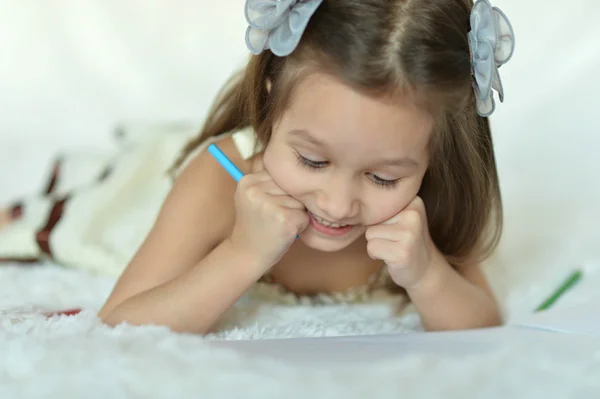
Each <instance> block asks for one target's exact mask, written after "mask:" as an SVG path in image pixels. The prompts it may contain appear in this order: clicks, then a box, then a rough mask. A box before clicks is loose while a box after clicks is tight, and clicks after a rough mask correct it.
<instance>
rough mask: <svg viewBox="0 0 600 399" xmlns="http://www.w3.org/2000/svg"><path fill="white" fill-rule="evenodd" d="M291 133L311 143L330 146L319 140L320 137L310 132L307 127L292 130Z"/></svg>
mask: <svg viewBox="0 0 600 399" xmlns="http://www.w3.org/2000/svg"><path fill="white" fill-rule="evenodd" d="M290 135H292V136H295V137H297V138H300V139H303V140H305V141H308V142H309V143H311V144H314V145H316V146H319V147H325V148H326V147H328V145H327V144H326V143H325V142H324V141H322V140H319V139H318V138H316V137H315V136H313V135H312V134H310V133H309V132H308V130H306V129H294V130H292V131H290Z"/></svg>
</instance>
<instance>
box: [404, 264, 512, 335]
mask: <svg viewBox="0 0 600 399" xmlns="http://www.w3.org/2000/svg"><path fill="white" fill-rule="evenodd" d="M407 293H408V295H409V296H410V298H411V300H412V301H413V302H414V304H415V307H416V308H417V310H418V311H419V313H420V315H421V320H422V323H423V326H424V327H425V329H427V330H429V331H435V330H464V329H473V328H482V327H493V326H497V325H500V324H501V323H502V320H501V316H500V311H499V309H498V306H497V303H496V301H495V300H494V296H493V293H492V291H491V290H490V288H489V286H488V284H487V282H486V279H485V276H484V275H483V273H482V272H481V269H480V267H479V265H471V266H466V267H463V268H461V269H459V270H458V271H457V270H455V269H454V268H452V267H451V266H450V264H449V263H448V262H447V261H446V260H445V259H444V257H443V256H438V257H437V258H436V259H435V261H434V262H432V265H431V266H430V267H429V270H428V272H427V275H426V277H425V278H423V280H422V281H421V282H420V283H419V284H417V285H416V286H414V287H410V288H408V289H407Z"/></svg>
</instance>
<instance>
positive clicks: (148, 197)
mask: <svg viewBox="0 0 600 399" xmlns="http://www.w3.org/2000/svg"><path fill="white" fill-rule="evenodd" d="M194 134H195V132H194V131H191V130H189V129H173V130H170V131H165V130H159V131H157V132H152V131H144V132H140V133H139V134H138V135H137V136H135V135H134V136H131V135H130V136H125V137H121V138H120V141H119V146H118V149H117V150H116V151H115V152H114V153H109V154H100V155H98V154H85V153H78V154H70V155H64V156H62V157H59V158H58V159H57V160H56V162H55V164H54V168H53V170H52V171H51V173H49V181H48V184H47V187H46V188H45V189H44V190H43V192H42V194H40V195H37V196H31V197H29V198H25V199H22V200H21V201H18V202H16V203H15V204H14V205H13V206H12V210H13V216H14V219H13V222H12V223H11V224H9V225H8V226H6V227H4V228H2V229H0V264H1V263H2V262H4V263H6V262H10V263H15V262H17V263H19V262H32V263H39V262H44V261H49V262H52V263H55V264H59V265H63V266H65V267H71V268H78V269H84V270H87V271H90V272H94V273H100V274H104V275H110V276H114V277H118V276H119V275H120V274H121V272H122V271H123V270H124V268H125V267H126V266H127V264H128V262H129V261H130V259H131V258H132V257H133V256H134V254H135V252H136V251H137V249H138V248H139V246H140V245H141V244H142V242H143V240H144V238H145V237H146V235H147V234H148V233H149V231H150V229H151V228H152V226H153V224H154V221H155V218H156V217H157V215H158V212H159V211H160V207H161V205H162V203H163V201H164V200H165V197H166V196H167V194H168V192H169V190H170V189H171V185H172V177H171V175H169V174H168V170H169V168H171V166H172V165H173V163H174V162H175V160H176V159H177V158H178V156H179V155H180V153H181V149H182V148H183V147H184V145H185V144H186V143H187V142H188V141H189V140H190V139H191V138H192V137H193V135H194ZM227 137H232V139H233V141H234V143H235V146H236V148H237V150H238V151H239V153H240V155H241V156H242V158H243V159H248V158H249V157H251V156H252V155H253V154H254V151H255V150H256V149H257V148H258V147H257V146H255V144H256V137H255V134H254V131H253V130H252V129H250V128H246V129H242V130H239V131H235V132H231V133H227V134H223V135H220V136H218V137H216V138H210V139H208V140H207V141H205V142H204V143H203V144H202V145H201V146H200V147H199V148H197V149H196V150H195V151H194V153H193V154H190V156H189V157H188V159H187V162H189V160H191V159H192V158H193V157H194V156H195V155H196V154H198V153H200V152H202V151H204V150H205V148H206V147H207V146H208V145H209V144H210V143H213V142H218V141H219V140H222V139H225V138H227ZM184 165H185V164H184ZM180 170H181V168H180ZM389 285H390V279H389V276H388V275H387V272H386V270H385V268H382V271H381V272H380V273H378V274H377V275H374V276H373V277H372V281H370V282H369V284H367V285H365V286H362V287H356V288H355V289H352V290H349V291H347V292H343V293H323V294H322V295H315V296H311V297H310V298H308V297H305V298H300V297H298V296H296V295H294V294H292V293H289V292H286V291H285V289H283V287H280V286H278V285H277V284H274V283H273V282H271V281H269V276H264V278H263V279H262V280H261V281H260V282H259V283H258V284H257V286H256V287H255V290H256V292H257V293H259V294H261V293H262V295H263V296H264V295H266V296H268V297H270V298H271V299H273V298H277V300H278V301H279V302H286V303H297V302H298V301H300V302H303V303H304V302H310V303H336V302H355V301H364V300H367V299H370V298H374V297H378V296H381V294H382V295H384V296H387V293H388V291H389V290H387V288H388V287H389Z"/></svg>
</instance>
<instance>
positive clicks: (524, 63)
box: [0, 0, 600, 269]
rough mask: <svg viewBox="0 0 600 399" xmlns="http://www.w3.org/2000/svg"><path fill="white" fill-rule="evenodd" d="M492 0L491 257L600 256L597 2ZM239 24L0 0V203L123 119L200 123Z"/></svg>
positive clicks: (180, 10) (239, 0)
mask: <svg viewBox="0 0 600 399" xmlns="http://www.w3.org/2000/svg"><path fill="white" fill-rule="evenodd" d="M493 4H494V5H496V6H498V7H500V8H501V9H502V10H503V11H504V12H505V13H506V14H507V15H508V17H509V18H510V20H511V21H512V23H513V26H514V29H515V31H516V37H517V39H516V52H515V55H514V57H513V59H512V60H511V61H510V62H509V63H508V64H507V65H505V66H503V67H502V68H501V76H502V79H503V83H504V87H505V103H504V104H499V105H498V108H497V111H496V113H495V114H494V115H493V117H492V124H493V128H494V137H495V142H496V151H497V159H498V163H499V169H500V174H501V182H502V189H503V193H504V201H505V208H506V229H505V238H504V241H503V244H502V245H503V246H502V250H501V251H500V252H499V255H498V256H499V259H501V260H502V261H503V263H505V264H513V266H515V265H514V264H515V263H519V267H522V268H526V267H527V266H526V265H527V264H528V262H530V261H532V259H534V258H535V259H536V261H537V262H538V264H539V262H541V261H542V260H543V259H553V260H554V261H555V262H556V260H557V259H559V258H560V259H562V260H564V261H569V262H572V263H573V264H578V263H582V262H585V261H587V260H589V259H593V258H596V259H597V258H599V257H600V234H599V233H598V232H597V226H596V224H597V221H598V220H600V219H599V216H600V206H599V205H598V203H599V202H600V180H599V179H598V174H597V170H598V163H599V161H598V159H597V156H598V153H599V149H600V121H599V119H598V114H599V113H600V101H599V100H598V98H597V93H598V92H599V91H600V90H599V89H600V83H599V81H598V78H597V76H598V71H600V44H598V43H599V42H600V23H599V22H598V21H599V19H600V2H598V1H597V0H575V1H571V2H568V3H565V2H563V1H558V0H545V1H542V0H531V1H527V2H525V1H520V0H496V1H495V2H493ZM245 28H246V25H245V21H244V17H243V0H220V1H207V0H196V1H193V0H179V1H167V0H103V1H99V0H95V1H94V0H53V1H35V0H0V203H1V202H4V201H8V200H9V199H11V198H14V197H15V196H18V195H23V194H26V193H29V192H32V191H33V190H36V189H37V188H38V187H39V184H40V181H41V180H42V177H43V171H44V167H45V166H46V165H47V164H48V162H50V160H51V158H52V156H54V154H55V152H56V151H58V150H61V149H65V148H77V147H93V148H99V149H102V148H106V147H108V146H109V145H110V143H111V136H110V134H111V132H112V129H113V128H114V127H115V125H117V124H119V123H121V122H124V121H125V122H135V121H141V122H144V121H155V120H174V119H176V120H187V121H192V122H194V123H198V124H199V123H201V121H202V118H203V117H204V115H205V113H206V111H207V108H208V106H209V104H210V103H211V101H212V98H213V95H214V94H215V92H216V91H217V89H218V88H219V87H220V86H221V84H222V83H223V82H224V80H225V79H226V78H227V77H228V76H229V75H230V73H231V72H232V71H234V70H235V69H237V68H238V67H240V66H241V65H243V63H244V62H245V59H246V54H247V52H246V49H245V46H244V32H245ZM562 260H561V261H562ZM515 267H516V266H515ZM513 269H515V268H514V267H513Z"/></svg>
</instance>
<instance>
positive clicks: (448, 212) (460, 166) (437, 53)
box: [175, 0, 502, 266]
mask: <svg viewBox="0 0 600 399" xmlns="http://www.w3.org/2000/svg"><path fill="white" fill-rule="evenodd" d="M471 8H472V1H471V0H324V1H323V3H322V4H321V6H320V7H319V8H318V9H317V11H316V12H315V14H314V15H313V17H312V18H311V20H310V22H309V24H308V26H307V28H306V31H305V32H304V34H303V36H302V40H301V42H300V44H299V46H298V48H297V49H296V50H295V51H294V52H293V53H292V54H290V55H289V56H287V57H277V56H275V55H273V54H272V53H271V52H270V51H265V52H263V53H261V54H260V55H258V56H251V57H250V60H249V63H248V65H247V67H246V68H245V70H244V71H242V72H241V73H239V74H237V75H236V76H234V77H233V78H232V80H231V81H230V82H229V83H228V84H227V85H226V86H225V87H224V88H223V90H222V92H221V93H220V94H219V96H218V98H217V99H216V102H215V104H214V106H213V108H212V110H211V111H210V113H209V116H208V118H207V120H206V122H205V124H204V126H203V128H202V131H201V133H200V134H199V136H198V137H196V138H195V139H193V140H192V141H191V142H189V143H188V145H187V146H186V147H185V148H184V150H183V153H182V156H181V157H180V159H179V160H178V161H177V162H176V165H175V167H178V166H180V165H181V164H182V162H183V161H184V160H185V158H186V157H187V156H188V155H189V154H190V152H191V151H192V150H193V149H195V148H196V147H197V146H198V145H200V144H201V143H202V142H203V141H204V140H206V139H207V138H209V137H213V136H217V135H220V134H223V133H226V132H230V131H233V130H236V129H240V128H244V127H249V126H251V127H252V128H253V129H254V130H255V132H256V135H257V138H258V140H259V142H260V143H261V144H263V145H266V144H267V143H268V141H269V139H270V135H271V129H272V127H273V124H274V123H275V122H276V121H277V119H278V118H279V117H280V116H281V114H282V113H283V111H284V109H285V107H286V105H287V103H288V99H289V97H290V96H291V94H292V92H293V89H294V87H295V85H296V83H297V82H298V80H299V79H301V78H302V77H303V76H305V75H306V74H308V73H310V72H311V71H321V72H325V73H328V74H331V75H332V76H335V77H337V78H338V79H340V80H341V81H342V82H344V83H345V84H347V85H349V86H350V87H353V88H355V89H356V90H359V91H361V92H363V93H366V94H368V95H373V96H392V97H393V96H395V95H410V96H412V97H413V98H414V100H415V101H417V102H419V103H420V104H421V105H422V106H423V107H426V108H427V109H428V110H429V111H430V112H432V113H433V114H434V116H435V117H436V121H437V123H436V127H435V131H434V132H433V133H434V134H433V135H432V139H431V143H430V153H431V154H430V166H429V169H428V171H427V172H426V174H425V177H424V179H423V184H422V186H421V189H420V192H419V195H420V196H421V198H422V199H423V201H424V203H425V206H426V209H427V215H428V222H429V229H430V233H431V236H432V239H433V240H434V242H435V243H436V245H437V246H438V248H439V249H440V250H441V251H442V252H443V253H444V254H445V255H446V256H447V257H448V258H449V261H450V262H451V263H452V264H453V265H454V266H459V265H468V264H473V263H475V262H479V261H481V260H483V259H484V258H486V257H487V256H488V255H489V254H490V253H491V252H492V251H493V249H494V248H495V247H496V245H497V243H498V240H499V238H500V234H501V229H502V202H501V196H500V189H499V182H498V175H497V170H496V163H495V158H494V151H493V144H492V137H491V131H490V126H489V122H488V119H487V118H483V117H480V116H478V115H477V113H476V108H475V100H474V94H473V89H472V79H473V78H472V76H471V62H470V51H469V43H468V38H467V33H468V31H469V29H470V27H469V14H470V11H471ZM268 85H270V86H271V88H270V90H268V89H267V86H268Z"/></svg>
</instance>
